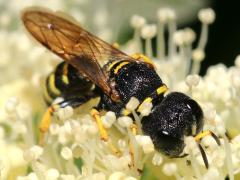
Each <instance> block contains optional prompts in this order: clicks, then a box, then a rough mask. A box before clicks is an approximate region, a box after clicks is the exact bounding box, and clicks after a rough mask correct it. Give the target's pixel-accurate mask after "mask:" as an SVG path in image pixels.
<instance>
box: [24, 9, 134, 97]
mask: <svg viewBox="0 0 240 180" xmlns="http://www.w3.org/2000/svg"><path fill="white" fill-rule="evenodd" d="M22 20H23V23H24V25H25V27H26V28H27V30H28V31H29V32H30V33H31V34H32V36H33V37H35V38H36V39H37V40H38V41H39V42H40V43H41V44H42V45H44V46H45V47H47V48H48V49H49V50H51V51H52V52H54V53H55V54H57V55H58V56H60V57H61V58H63V59H64V60H65V61H66V62H68V63H69V64H71V65H73V66H74V67H75V68H77V69H78V70H79V71H80V72H81V73H82V74H84V75H85V76H87V77H88V78H89V79H90V80H91V81H92V82H93V83H94V84H96V85H97V86H99V87H100V88H101V89H102V90H103V91H104V92H105V93H106V94H108V95H109V96H111V93H112V88H111V86H110V84H109V83H108V78H107V75H106V74H105V73H104V71H103V69H102V65H103V64H105V63H106V62H107V61H109V60H129V61H135V60H134V59H133V58H131V57H129V56H128V55H126V54H124V53H123V52H121V51H119V50H118V49H116V48H114V47H113V46H111V45H110V44H108V43H106V42H104V41H103V40H101V39H99V38H98V37H96V36H94V35H92V34H91V33H89V32H88V31H86V30H84V29H83V28H81V27H80V26H78V25H76V24H75V23H73V22H71V21H70V20H67V19H65V18H62V17H60V16H58V15H56V14H54V13H51V12H47V11H42V10H30V9H29V10H26V11H25V12H24V13H23V14H22ZM115 93H116V92H115ZM115 98H116V97H115Z"/></svg>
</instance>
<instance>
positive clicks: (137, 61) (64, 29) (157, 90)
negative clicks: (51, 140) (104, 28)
mask: <svg viewBox="0 0 240 180" xmlns="http://www.w3.org/2000/svg"><path fill="white" fill-rule="evenodd" d="M22 21H23V24H24V26H25V27H26V29H27V30H28V31H29V32H30V34H31V35H32V36H33V37H34V38H35V39H36V40H37V41H38V42H40V43H41V44H42V45H43V46H45V47H46V48H47V49H49V50H50V51H51V52H53V53H54V54H56V55H58V56H59V57H60V58H62V59H63V60H64V61H63V62H62V63H60V64H59V65H58V66H57V67H56V68H55V70H54V71H53V72H52V73H51V74H50V75H49V76H48V77H47V79H46V84H45V91H44V97H45V100H46V102H47V103H48V104H49V105H50V106H49V108H48V110H47V111H46V113H45V115H44V117H43V119H42V121H41V123H40V131H41V132H42V133H46V132H47V130H48V128H49V125H50V123H51V116H52V114H53V112H54V111H56V104H55V105H51V104H52V102H53V100H54V99H55V98H56V97H62V98H63V99H64V100H63V101H62V102H60V103H58V104H57V105H58V107H61V108H63V107H66V106H71V107H73V108H76V107H79V106H81V105H82V104H84V103H86V102H87V101H89V100H90V99H92V98H95V97H100V101H99V103H98V105H97V106H96V107H94V108H93V109H92V111H91V115H92V116H93V118H94V119H95V120H96V123H97V125H98V128H99V132H100V137H101V139H102V140H104V141H108V138H109V136H108V133H107V131H106V129H105V128H104V127H103V125H102V123H101V119H100V112H101V111H102V110H106V111H113V112H115V113H116V116H117V117H119V116H122V115H125V116H126V115H128V116H131V112H128V111H127V110H126V109H125V106H126V104H127V103H128V101H129V100H130V98H131V97H135V98H137V99H138V100H139V102H140V105H139V107H138V108H137V113H138V111H139V109H140V107H141V105H142V104H143V103H144V102H151V103H152V105H153V108H152V110H151V113H150V114H149V115H148V116H145V117H143V118H142V120H141V124H142V131H143V133H144V134H146V135H149V136H150V137H151V139H152V141H153V144H154V147H155V149H156V150H158V151H160V152H162V153H163V154H165V155H167V156H169V157H173V158H175V157H182V156H183V155H182V154H183V149H184V146H185V143H184V136H193V137H195V140H196V141H197V142H199V141H200V140H201V139H202V138H203V137H204V136H206V135H209V134H210V135H213V137H214V138H215V139H216V141H217V143H218V144H220V142H219V140H218V139H217V137H216V135H214V134H213V133H212V132H211V131H206V132H202V129H203V125H204V120H203V112H202V109H201V107H200V106H199V104H198V103H197V102H196V101H195V100H193V99H192V98H190V97H189V96H187V95H185V94H183V93H180V92H171V93H169V94H167V95H165V93H166V91H167V86H166V85H165V84H164V83H163V82H162V80H161V78H160V77H159V75H158V74H157V73H156V70H155V68H154V65H153V63H152V62H151V60H150V59H148V58H147V57H145V56H143V55H137V56H136V55H135V56H129V55H127V54H125V53H123V52H122V51H120V50H119V49H117V48H115V47H113V46H112V45H110V44H108V43H106V42H105V41H103V40H101V39H99V38H98V37H96V36H94V35H93V34H91V33H90V32H88V31H86V30H85V29H83V28H82V27H81V26H79V25H77V24H76V23H75V22H72V21H71V20H68V19H66V18H63V17H61V16H60V15H57V14H56V13H53V12H49V11H47V10H36V9H27V10H25V11H24V12H23V14H22ZM93 87H94V88H93ZM198 144H199V148H200V152H201V153H202V156H203V160H204V162H205V165H206V167H208V161H207V157H206V154H205V153H204V150H203V148H202V147H201V145H200V143H198Z"/></svg>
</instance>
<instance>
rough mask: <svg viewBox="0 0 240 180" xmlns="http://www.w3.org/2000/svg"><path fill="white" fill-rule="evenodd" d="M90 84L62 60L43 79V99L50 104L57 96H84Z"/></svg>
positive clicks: (89, 88)
mask: <svg viewBox="0 0 240 180" xmlns="http://www.w3.org/2000/svg"><path fill="white" fill-rule="evenodd" d="M92 86H93V84H92V82H91V81H89V80H88V79H86V78H85V77H84V76H83V75H81V74H80V73H79V72H78V70H77V69H76V68H74V67H73V66H71V65H69V64H68V63H66V62H62V63H60V64H59V65H58V66H57V67H56V68H55V70H54V71H53V72H51V73H50V74H49V75H48V77H47V79H46V81H45V87H44V88H45V89H44V99H45V101H46V103H47V104H51V103H52V101H53V100H54V99H55V98H57V97H63V98H64V99H69V98H74V97H76V96H78V97H79V96H84V95H85V94H86V93H87V92H89V91H90V90H91V88H92Z"/></svg>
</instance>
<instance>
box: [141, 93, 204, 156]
mask: <svg viewBox="0 0 240 180" xmlns="http://www.w3.org/2000/svg"><path fill="white" fill-rule="evenodd" d="M202 127H203V112H202V109H201V108H200V106H199V105H198V104H197V102H196V101H194V100H193V99H191V98H190V97H188V96H187V95H185V94H183V93H179V92H173V93H170V94H168V95H167V96H166V97H164V99H163V100H162V102H160V103H158V104H155V105H154V106H153V109H152V112H151V113H150V115H149V116H146V117H144V118H143V119H142V129H143V131H144V133H145V134H148V135H149V136H150V137H151V138H152V140H153V144H154V146H155V148H156V149H157V150H159V151H161V152H163V153H164V154H166V155H168V156H170V157H179V155H180V154H181V153H182V151H183V148H184V146H185V144H184V136H189V135H192V136H193V135H196V134H197V133H198V132H200V131H201V130H202Z"/></svg>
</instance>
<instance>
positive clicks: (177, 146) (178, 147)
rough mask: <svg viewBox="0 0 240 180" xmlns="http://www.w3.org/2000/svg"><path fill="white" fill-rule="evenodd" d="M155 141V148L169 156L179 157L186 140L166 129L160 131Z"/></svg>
mask: <svg viewBox="0 0 240 180" xmlns="http://www.w3.org/2000/svg"><path fill="white" fill-rule="evenodd" d="M152 139H153V141H154V145H155V148H156V149H157V150H159V151H161V152H163V153H164V154H166V155H167V156H170V157H179V155H180V154H181V153H182V151H183V148H184V141H183V140H182V139H179V138H176V137H173V136H171V135H170V134H169V133H168V132H166V131H159V132H158V133H157V134H156V137H155V138H152Z"/></svg>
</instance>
